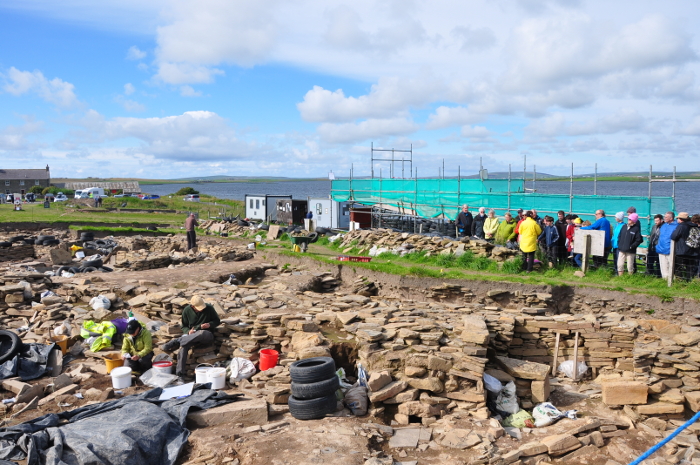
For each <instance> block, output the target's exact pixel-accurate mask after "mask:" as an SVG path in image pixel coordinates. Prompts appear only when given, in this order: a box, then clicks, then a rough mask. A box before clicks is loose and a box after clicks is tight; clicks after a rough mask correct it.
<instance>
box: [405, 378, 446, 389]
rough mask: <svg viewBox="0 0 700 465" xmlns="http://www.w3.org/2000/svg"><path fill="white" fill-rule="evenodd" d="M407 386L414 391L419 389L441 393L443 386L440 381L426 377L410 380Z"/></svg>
mask: <svg viewBox="0 0 700 465" xmlns="http://www.w3.org/2000/svg"><path fill="white" fill-rule="evenodd" d="M408 385H409V386H411V387H412V388H415V389H420V390H422V391H431V392H442V391H443V389H444V386H443V385H442V381H440V380H439V379H438V378H433V377H428V378H410V379H409V380H408Z"/></svg>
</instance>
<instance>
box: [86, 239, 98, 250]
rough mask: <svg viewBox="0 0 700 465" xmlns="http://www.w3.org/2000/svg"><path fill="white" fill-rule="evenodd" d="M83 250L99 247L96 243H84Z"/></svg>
mask: <svg viewBox="0 0 700 465" xmlns="http://www.w3.org/2000/svg"><path fill="white" fill-rule="evenodd" d="M83 248H85V249H96V248H97V245H95V242H94V241H92V240H90V241H85V242H83Z"/></svg>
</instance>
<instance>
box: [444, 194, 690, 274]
mask: <svg viewBox="0 0 700 465" xmlns="http://www.w3.org/2000/svg"><path fill="white" fill-rule="evenodd" d="M456 226H457V230H458V232H459V234H460V235H461V236H466V237H473V238H477V239H483V240H486V241H489V242H494V243H495V244H498V245H503V246H505V247H508V248H510V249H514V250H519V251H520V252H522V254H523V270H524V271H525V272H527V273H530V272H532V270H533V267H534V265H535V263H536V261H537V260H536V255H537V252H538V251H539V252H540V253H539V257H540V258H541V259H542V260H543V261H544V262H545V263H546V264H547V266H549V267H555V266H563V265H572V266H577V267H581V265H582V262H583V257H582V254H581V253H574V240H575V236H576V230H577V229H582V230H591V231H602V232H603V233H604V238H605V240H604V245H603V253H602V255H593V256H592V266H593V267H596V268H599V267H606V266H608V265H609V259H610V255H612V266H613V270H614V271H615V272H616V273H617V274H618V275H619V276H622V275H623V274H624V272H625V269H626V270H627V273H628V274H634V273H637V272H638V266H639V267H640V268H645V272H646V274H649V275H651V276H656V277H661V278H668V276H669V275H670V274H671V273H675V274H676V276H678V277H680V278H683V279H687V280H691V279H694V278H700V214H698V215H693V216H692V217H691V216H690V215H689V214H688V213H686V212H681V213H679V214H678V215H675V213H674V212H666V213H665V214H663V215H661V214H657V215H655V216H654V217H653V225H652V228H651V231H650V232H649V235H648V237H647V238H646V241H647V242H646V246H647V248H646V253H643V251H640V250H638V249H639V248H640V246H642V244H644V241H645V237H644V233H643V231H642V229H641V225H640V223H639V215H638V214H637V210H636V209H635V208H634V207H630V208H628V209H627V212H618V213H616V214H615V216H614V223H612V222H611V221H610V220H609V219H608V217H607V216H606V215H605V211H604V210H596V212H595V221H594V222H593V223H591V222H590V221H583V220H582V219H581V218H579V217H578V216H577V215H574V214H570V215H567V214H566V213H565V212H563V211H559V212H557V218H556V220H555V219H554V217H552V216H545V217H544V218H541V217H540V216H539V215H538V214H537V210H534V209H533V210H528V211H525V210H523V209H519V210H518V211H517V216H515V217H513V215H512V214H511V213H510V212H506V213H505V214H504V215H503V218H499V217H497V216H496V212H495V211H494V210H489V212H488V214H487V213H486V209H485V208H484V207H481V208H479V209H478V213H477V214H476V215H472V213H471V212H470V211H469V205H463V206H462V211H461V212H460V213H459V215H458V216H457V219H456ZM672 244H674V247H675V248H674V250H673V254H672V250H671V247H672ZM672 255H673V260H672V258H671V256H672ZM645 263H646V266H645V265H644V264H645ZM672 266H673V269H672Z"/></svg>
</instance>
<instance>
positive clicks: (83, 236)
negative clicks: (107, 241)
mask: <svg viewBox="0 0 700 465" xmlns="http://www.w3.org/2000/svg"><path fill="white" fill-rule="evenodd" d="M80 240H81V241H82V242H88V241H94V240H95V233H93V232H81V233H80Z"/></svg>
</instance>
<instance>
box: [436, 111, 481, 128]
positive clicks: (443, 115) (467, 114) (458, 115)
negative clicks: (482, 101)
mask: <svg viewBox="0 0 700 465" xmlns="http://www.w3.org/2000/svg"><path fill="white" fill-rule="evenodd" d="M480 119H481V117H480V116H479V115H475V114H474V113H472V112H471V111H470V110H469V109H468V108H465V107H446V106H439V107H437V108H436V109H435V112H434V113H432V114H431V115H430V116H429V117H428V123H427V124H426V128H427V129H442V128H448V127H450V126H461V125H463V124H467V123H475V122H477V121H479V120H480Z"/></svg>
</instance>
